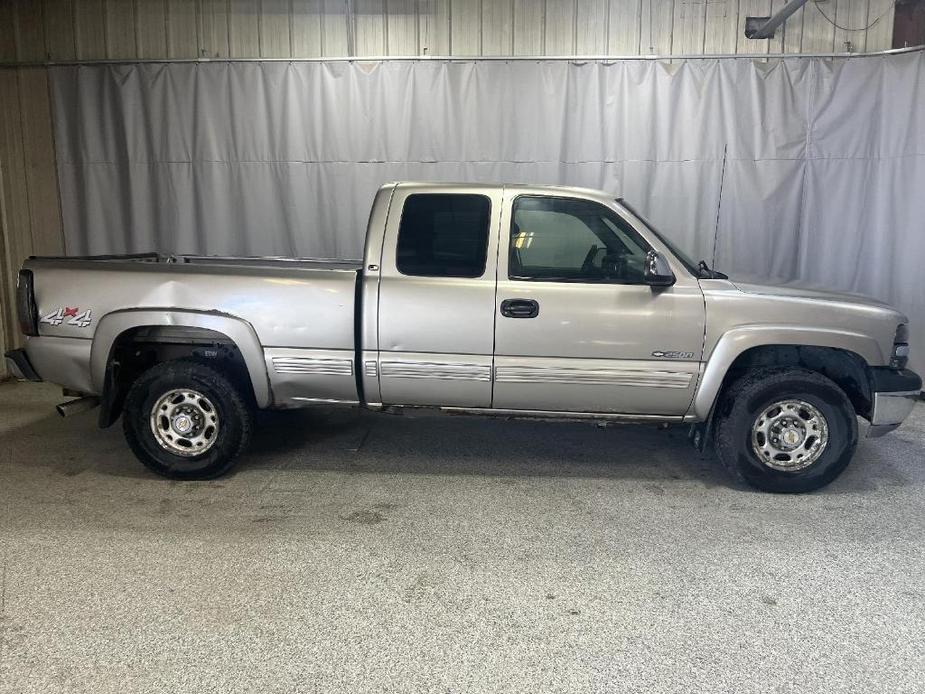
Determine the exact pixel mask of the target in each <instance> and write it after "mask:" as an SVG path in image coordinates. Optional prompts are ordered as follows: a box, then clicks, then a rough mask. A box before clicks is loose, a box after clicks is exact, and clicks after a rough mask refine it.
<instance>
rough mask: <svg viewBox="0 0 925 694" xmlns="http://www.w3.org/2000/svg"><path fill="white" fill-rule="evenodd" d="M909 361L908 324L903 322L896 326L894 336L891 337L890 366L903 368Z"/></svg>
mask: <svg viewBox="0 0 925 694" xmlns="http://www.w3.org/2000/svg"><path fill="white" fill-rule="evenodd" d="M908 363H909V326H908V325H906V324H905V323H903V324H902V325H900V326H898V327H897V328H896V337H894V338H893V355H892V356H891V357H890V366H891V367H893V368H894V369H905V368H906V364H908Z"/></svg>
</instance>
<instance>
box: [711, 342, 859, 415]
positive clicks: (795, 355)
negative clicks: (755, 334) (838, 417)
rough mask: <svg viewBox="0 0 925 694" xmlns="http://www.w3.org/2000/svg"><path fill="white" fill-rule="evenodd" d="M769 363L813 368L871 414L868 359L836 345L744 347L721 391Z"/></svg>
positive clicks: (852, 402)
mask: <svg viewBox="0 0 925 694" xmlns="http://www.w3.org/2000/svg"><path fill="white" fill-rule="evenodd" d="M769 366H794V367H800V368H804V369H808V370H809V371H815V372H816V373H819V374H822V375H823V376H825V377H826V378H828V379H830V380H832V381H834V382H835V383H836V384H837V385H838V387H839V388H841V389H842V390H843V391H845V395H847V396H848V399H849V400H850V401H851V404H852V405H853V406H854V411H855V412H856V413H857V414H858V415H860V416H862V417H868V418H869V417H870V413H871V409H872V402H871V391H870V379H869V378H868V373H867V362H865V361H864V359H863V358H862V357H861V356H859V355H858V354H855V353H854V352H849V351H848V350H845V349H837V348H835V347H815V346H808V345H761V346H760V347H752V348H751V349H748V350H745V351H744V352H742V354H740V355H739V356H738V357H736V360H735V361H734V362H732V364H731V365H730V367H729V370H728V371H727V372H726V377H725V378H724V379H723V384H722V387H721V388H720V393H723V392H724V391H725V390H726V388H727V386H728V385H729V384H730V383H732V382H733V381H735V380H737V379H738V378H740V377H741V376H742V375H743V374H744V373H746V372H747V371H749V370H752V369H759V368H764V367H769Z"/></svg>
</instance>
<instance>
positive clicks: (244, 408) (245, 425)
mask: <svg viewBox="0 0 925 694" xmlns="http://www.w3.org/2000/svg"><path fill="white" fill-rule="evenodd" d="M175 389H190V390H191V391H195V392H197V393H201V394H202V395H203V396H205V398H207V399H208V402H209V403H210V404H211V406H212V407H214V410H215V414H216V416H217V418H218V419H217V421H218V422H219V423H220V424H219V426H218V427H217V433H216V434H215V439H214V441H211V442H209V443H208V445H209V446H210V447H209V448H208V450H206V451H205V452H204V453H202V454H199V455H193V454H188V455H178V454H174V453H171V452H170V450H168V449H167V448H165V447H164V446H163V445H162V444H161V443H160V442H159V441H158V438H157V437H156V436H155V433H154V425H153V424H152V421H151V413H152V410H153V408H154V407H155V405H156V404H157V403H158V401H159V400H160V398H161V397H162V396H164V395H165V394H167V393H169V392H170V391H172V390H175ZM252 420H253V414H252V412H251V409H250V407H248V405H247V403H246V402H245V399H244V398H243V397H242V395H241V393H240V392H239V391H238V390H237V389H236V388H235V387H234V385H233V384H232V383H231V382H230V381H229V380H228V379H227V378H226V377H225V376H224V375H222V374H221V373H219V372H218V371H216V370H215V369H212V368H210V367H208V366H205V365H203V364H200V363H197V362H194V361H187V360H178V361H168V362H164V363H162V364H158V365H157V366H153V367H152V368H150V369H149V370H148V371H146V372H144V373H143V374H142V375H141V376H139V377H138V379H137V380H136V381H135V382H134V383H133V384H132V387H131V388H130V389H129V392H128V395H127V396H126V399H125V409H124V411H123V414H122V428H123V431H124V432H125V438H126V440H127V441H128V445H129V446H130V447H131V449H132V452H133V453H134V454H135V456H136V457H137V458H138V460H140V461H141V462H142V463H143V464H144V466H145V467H147V468H148V469H149V470H152V471H153V472H156V473H157V474H158V475H162V476H164V477H169V478H171V479H181V480H204V479H212V478H214V477H218V476H219V475H223V474H224V473H226V472H228V470H230V469H231V468H232V466H233V465H234V464H235V462H236V460H235V459H236V458H237V457H238V456H239V455H240V454H241V453H242V452H243V451H244V449H245V448H246V447H247V444H248V442H249V441H250V435H251V428H252Z"/></svg>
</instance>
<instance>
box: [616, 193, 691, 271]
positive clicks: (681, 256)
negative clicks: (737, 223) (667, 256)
mask: <svg viewBox="0 0 925 694" xmlns="http://www.w3.org/2000/svg"><path fill="white" fill-rule="evenodd" d="M617 202H618V203H620V204H621V205H623V207H625V208H626V209H627V210H629V211H630V212H632V213H633V214H634V215H636V217H638V218H639V221H640V222H642V223H643V224H645V225H646V229H648V230H649V231H651V232H652V233H653V234H655V236H656V238H658V240H659V241H661V242H662V243H664V244H665V245H666V246H668V250H669V251H671V252H672V254H674V257H675V258H677V259H678V260H680V261H681V264H682V265H684V267H686V268H687V270H688V272H690V273H691V274H692V275H693V276H694V277H701V274H702V273H701V272H700V266H699V263H695V262H694V261H693V260H691V258H690V256H688V255H687V254H686V253H685V252H684V251H682V250H681V249H679V248H678V247H677V246H675V245H674V244H673V243H672V242H671V241H669V240H668V239H667V238H666V237H665V236H664V235H663V234H661V233H659V231H658V230H657V229H656V228H655V227H654V226H652V225H651V224H650V223H649V220H647V219H646V218H645V217H643V216H642V215H641V214H639V211H638V210H636V209H635V208H634V207H633V206H632V205H630V204H629V203H628V202H626V200H624V199H623V198H617Z"/></svg>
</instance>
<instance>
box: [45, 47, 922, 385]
mask: <svg viewBox="0 0 925 694" xmlns="http://www.w3.org/2000/svg"><path fill="white" fill-rule="evenodd" d="M52 90H53V101H54V119H55V131H56V140H55V141H56V148H57V159H58V173H59V180H60V188H61V199H62V211H63V217H64V224H65V239H66V245H67V250H68V253H70V254H87V253H122V252H140V251H151V250H157V251H161V252H176V253H205V254H238V255H264V254H266V255H293V256H324V257H340V258H357V257H360V255H361V253H362V246H363V235H364V228H365V224H366V217H367V214H368V210H369V204H370V202H371V200H372V196H373V193H374V192H375V190H376V188H377V187H378V186H379V185H381V184H382V183H384V182H387V181H393V180H407V179H410V180H455V181H497V182H534V183H562V184H570V185H584V186H591V187H594V188H603V189H606V190H610V191H613V193H614V194H615V195H621V196H623V197H626V198H627V200H628V201H629V202H631V203H632V204H633V205H634V206H635V207H637V208H638V209H639V210H640V211H642V212H643V213H644V214H647V215H648V216H650V217H651V219H652V221H653V222H654V223H655V225H656V226H658V227H660V228H661V229H662V230H663V231H665V232H666V233H667V234H668V235H669V236H672V237H673V238H674V239H675V240H677V242H678V243H679V245H681V246H682V247H684V248H686V249H687V250H689V251H690V252H691V254H692V255H694V256H696V257H703V258H706V259H708V260H709V259H711V258H715V264H716V265H717V266H718V268H720V269H722V270H726V271H729V272H732V273H747V274H756V275H760V276H764V277H776V278H782V279H799V280H804V281H809V282H812V283H815V284H821V285H827V286H829V287H832V288H836V289H844V290H851V291H857V292H862V293H866V294H869V295H872V296H875V297H878V298H881V299H885V300H888V301H891V302H892V303H894V304H896V305H897V306H898V307H899V308H901V309H902V310H904V311H905V312H907V313H908V314H909V315H910V316H911V317H912V318H913V334H914V343H913V362H914V364H917V367H918V368H919V370H925V368H923V367H925V53H923V52H914V53H903V54H898V55H890V56H875V57H874V56H872V57H854V58H837V59H818V58H793V59H787V60H776V59H774V60H770V61H767V62H760V61H753V60H748V59H742V58H738V59H720V60H716V59H710V60H706V59H704V60H688V61H685V62H681V63H675V64H669V63H666V62H655V61H642V60H626V61H614V62H609V63H599V62H589V63H581V62H552V61H543V60H539V59H538V60H536V61H510V62H504V61H464V60H461V61H436V60H435V61H430V60H421V61H396V62H383V63H364V62H362V61H355V62H347V61H338V62H314V63H284V62H267V63H256V62H239V63H173V64H136V65H99V66H79V67H78V66H68V67H55V68H52ZM724 150H725V152H726V167H725V176H724V177H723V185H722V196H721V204H720V181H721V172H722V168H723V158H724ZM718 206H719V224H718V225H717V223H716V222H717V208H718Z"/></svg>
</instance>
